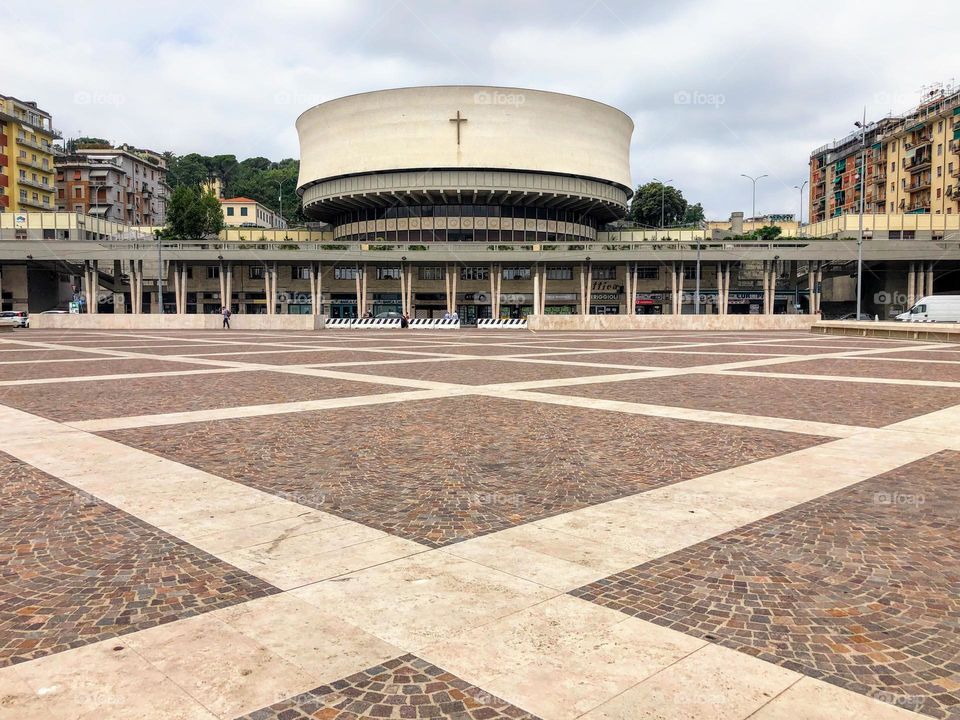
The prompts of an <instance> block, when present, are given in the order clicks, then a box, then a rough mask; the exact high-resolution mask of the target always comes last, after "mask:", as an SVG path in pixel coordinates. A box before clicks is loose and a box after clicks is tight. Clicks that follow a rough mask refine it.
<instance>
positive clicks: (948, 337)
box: [812, 320, 960, 343]
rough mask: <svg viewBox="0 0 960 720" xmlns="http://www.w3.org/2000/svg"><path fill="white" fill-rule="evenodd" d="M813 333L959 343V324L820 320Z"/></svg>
mask: <svg viewBox="0 0 960 720" xmlns="http://www.w3.org/2000/svg"><path fill="white" fill-rule="evenodd" d="M812 329H813V332H815V333H821V334H823V335H853V336H856V337H885V338H897V339H900V340H925V341H927V342H950V343H960V323H912V322H870V321H868V320H862V321H860V322H856V321H853V320H822V321H820V322H818V323H817V324H815V325H814V326H813V328H812Z"/></svg>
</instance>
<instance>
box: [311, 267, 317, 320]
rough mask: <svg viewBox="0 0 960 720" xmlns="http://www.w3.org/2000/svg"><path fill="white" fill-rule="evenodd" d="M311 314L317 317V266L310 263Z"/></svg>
mask: <svg viewBox="0 0 960 720" xmlns="http://www.w3.org/2000/svg"><path fill="white" fill-rule="evenodd" d="M310 314H311V315H317V314H318V313H317V264H316V263H315V262H313V261H311V262H310Z"/></svg>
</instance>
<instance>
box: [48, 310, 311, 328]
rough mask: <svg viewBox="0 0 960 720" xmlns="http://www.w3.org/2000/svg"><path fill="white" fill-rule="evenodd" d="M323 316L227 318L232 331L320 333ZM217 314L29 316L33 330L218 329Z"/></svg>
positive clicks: (220, 319)
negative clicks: (301, 331) (316, 331)
mask: <svg viewBox="0 0 960 720" xmlns="http://www.w3.org/2000/svg"><path fill="white" fill-rule="evenodd" d="M325 319H326V318H324V316H322V315H239V314H234V315H232V316H231V317H230V326H231V327H232V328H233V329H234V330H322V329H323V323H324V320H325ZM222 326H223V318H222V317H221V316H220V315H171V314H164V315H159V314H150V315H147V314H144V315H113V314H103V315H99V314H98V315H80V314H77V315H59V314H57V315H42V314H40V313H38V314H36V315H31V316H30V327H32V328H71V329H78V330H80V329H82V330H219V329H220V328H221V327H222Z"/></svg>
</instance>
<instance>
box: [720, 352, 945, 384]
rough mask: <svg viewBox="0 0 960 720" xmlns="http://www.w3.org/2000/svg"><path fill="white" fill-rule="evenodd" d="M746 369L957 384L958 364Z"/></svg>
mask: <svg viewBox="0 0 960 720" xmlns="http://www.w3.org/2000/svg"><path fill="white" fill-rule="evenodd" d="M868 357H869V356H868ZM931 359H932V358H931ZM749 369H750V370H751V371H758V372H779V373H797V374H800V375H845V376H848V377H874V378H891V379H896V380H939V381H947V382H960V363H957V364H953V363H919V362H896V361H892V360H873V359H869V360H868V359H866V358H864V359H856V360H801V361H800V362H790V363H781V364H779V365H768V366H760V367H753V368H749ZM734 372H735V371H734Z"/></svg>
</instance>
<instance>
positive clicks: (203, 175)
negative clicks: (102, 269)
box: [164, 153, 306, 225]
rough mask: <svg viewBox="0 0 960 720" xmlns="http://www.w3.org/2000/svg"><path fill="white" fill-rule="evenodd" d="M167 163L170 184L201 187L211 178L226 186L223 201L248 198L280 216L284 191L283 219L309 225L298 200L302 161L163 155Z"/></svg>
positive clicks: (292, 222)
mask: <svg viewBox="0 0 960 720" xmlns="http://www.w3.org/2000/svg"><path fill="white" fill-rule="evenodd" d="M164 157H165V158H166V160H167V184H169V185H170V187H171V188H174V189H176V188H177V187H180V186H188V187H199V186H200V185H201V184H202V183H204V182H206V181H207V180H208V179H209V178H211V177H216V178H219V179H220V181H221V182H222V183H223V195H224V197H240V196H242V197H248V198H251V199H253V200H257V201H258V202H261V203H263V204H264V205H266V206H267V207H268V208H270V209H271V210H274V211H276V212H280V190H281V188H282V189H283V216H284V217H285V218H286V220H287V222H288V223H290V224H291V225H298V224H301V223H303V222H305V221H306V218H305V217H304V215H303V208H302V206H301V204H300V198H299V197H298V196H297V192H296V190H297V175H298V174H299V172H300V161H299V160H294V159H293V158H287V159H285V160H280V161H279V162H273V161H271V160H268V159H267V158H264V157H253V158H247V159H246V160H241V161H238V160H237V157H236V155H200V154H198V153H190V154H188V155H174V154H173V153H164Z"/></svg>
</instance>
